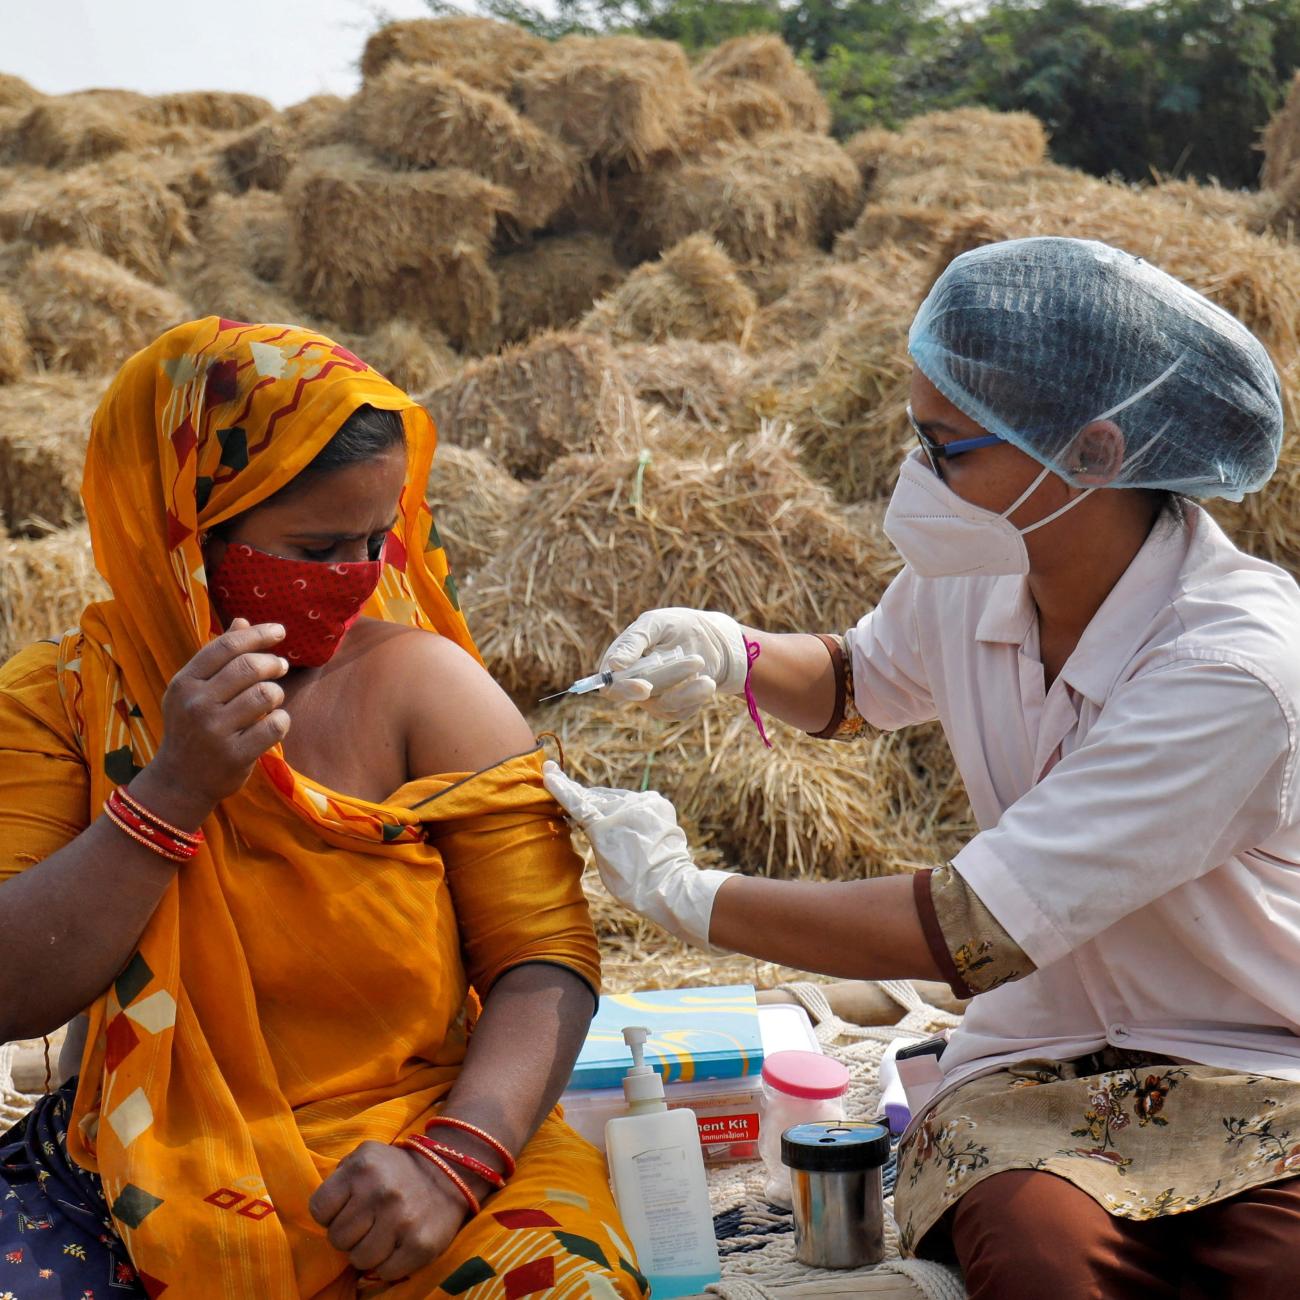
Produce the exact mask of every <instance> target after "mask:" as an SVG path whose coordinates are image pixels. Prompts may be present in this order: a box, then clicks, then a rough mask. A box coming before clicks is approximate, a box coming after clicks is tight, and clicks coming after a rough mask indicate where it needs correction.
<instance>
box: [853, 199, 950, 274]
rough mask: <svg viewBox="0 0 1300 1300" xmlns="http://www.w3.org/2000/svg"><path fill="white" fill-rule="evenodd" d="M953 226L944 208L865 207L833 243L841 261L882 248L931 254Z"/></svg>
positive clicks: (868, 205)
mask: <svg viewBox="0 0 1300 1300" xmlns="http://www.w3.org/2000/svg"><path fill="white" fill-rule="evenodd" d="M951 224H952V213H951V212H950V211H949V210H948V209H947V208H943V207H932V206H929V205H925V204H920V203H868V204H867V206H866V207H865V208H863V209H862V211H861V212H860V213H859V214H858V219H857V220H856V221H855V222H854V223H853V225H852V226H850V227H849V229H848V230H842V231H841V232H840V233H839V235H838V236H837V237H836V240H835V256H836V257H838V258H841V259H842V260H844V261H853V260H855V259H857V258H860V257H870V256H872V255H873V254H874V253H875V252H876V250H877V249H878V248H879V247H880V246H881V245H882V244H891V243H892V244H906V245H908V246H910V247H916V246H919V247H920V249H925V250H930V249H933V248H934V247H935V246H936V245H937V244H939V243H941V242H942V241H943V239H944V238H945V237H946V236H947V234H948V229H949V227H950V225H951Z"/></svg>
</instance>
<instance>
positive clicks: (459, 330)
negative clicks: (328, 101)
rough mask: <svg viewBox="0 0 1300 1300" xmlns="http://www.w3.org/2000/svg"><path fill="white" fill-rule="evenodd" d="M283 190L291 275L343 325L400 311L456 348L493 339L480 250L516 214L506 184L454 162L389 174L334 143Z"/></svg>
mask: <svg viewBox="0 0 1300 1300" xmlns="http://www.w3.org/2000/svg"><path fill="white" fill-rule="evenodd" d="M285 196H286V199H287V200H288V204H289V211H290V215H291V218H292V221H293V226H294V236H295V244H296V257H295V262H294V265H293V267H292V268H291V272H290V280H291V284H292V286H293V291H294V293H295V295H296V296H297V297H299V298H301V300H302V301H303V302H304V303H305V304H307V305H308V306H309V307H311V308H312V309H313V310H315V311H317V312H319V313H321V314H322V315H324V316H326V317H328V318H330V319H331V320H336V321H338V322H340V323H341V324H342V325H344V326H345V327H347V328H349V329H355V330H363V331H364V330H368V329H372V328H374V327H376V326H378V325H381V324H383V323H384V322H386V321H388V320H390V319H392V318H393V317H400V318H403V319H407V320H412V321H415V322H416V323H417V324H421V325H426V326H432V327H433V328H435V329H439V330H441V331H442V332H443V333H444V334H445V335H446V336H447V338H448V339H449V340H450V341H451V343H452V345H453V346H455V347H457V348H461V349H465V348H468V349H471V350H481V349H484V348H487V347H490V346H491V344H492V341H493V339H494V338H495V333H496V329H497V323H498V319H499V312H500V304H499V299H498V290H497V282H496V277H495V276H494V275H493V274H492V270H491V268H490V267H489V265H488V261H487V250H488V248H489V246H490V244H491V242H492V238H493V235H494V234H495V232H496V229H497V223H498V220H499V219H501V218H503V217H508V216H510V214H511V213H512V212H513V205H514V200H513V197H512V196H511V195H510V194H509V193H508V191H506V190H504V189H503V188H502V187H501V186H499V185H494V184H492V182H491V181H487V180H484V179H483V178H482V177H481V176H475V175H473V174H472V173H470V172H466V171H463V170H461V169H459V168H446V169H442V170H439V171H433V172H389V171H386V170H384V169H382V168H380V167H377V166H375V165H374V164H372V163H370V162H368V161H367V160H365V159H364V158H361V157H360V156H359V155H357V154H355V153H354V152H351V151H349V150H346V149H342V148H332V149H323V150H318V151H316V152H315V153H314V154H312V155H311V156H310V157H309V158H304V160H303V161H302V163H300V164H299V166H298V167H297V168H295V171H294V174H293V176H292V177H291V178H290V182H289V185H288V187H287V189H286V191H285ZM434 232H447V233H446V236H445V239H446V242H438V240H437V238H436V237H435V233H434Z"/></svg>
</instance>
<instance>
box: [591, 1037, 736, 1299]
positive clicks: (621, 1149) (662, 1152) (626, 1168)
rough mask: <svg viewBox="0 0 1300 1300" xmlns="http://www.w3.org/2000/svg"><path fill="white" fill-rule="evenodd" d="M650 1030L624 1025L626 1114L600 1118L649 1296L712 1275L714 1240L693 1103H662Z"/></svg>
mask: <svg viewBox="0 0 1300 1300" xmlns="http://www.w3.org/2000/svg"><path fill="white" fill-rule="evenodd" d="M647 1037H649V1030H646V1029H641V1028H628V1029H624V1030H623V1041H624V1042H625V1043H626V1044H627V1045H628V1046H629V1047H630V1048H631V1049H632V1068H631V1069H630V1070H629V1071H628V1072H627V1076H626V1077H625V1078H624V1080H623V1095H624V1096H625V1097H626V1098H627V1109H628V1113H627V1114H626V1115H620V1116H618V1117H616V1118H614V1119H612V1120H610V1121H609V1123H608V1124H606V1125H605V1154H606V1156H607V1157H608V1159H609V1170H610V1181H611V1183H612V1184H613V1187H614V1199H615V1200H616V1201H617V1202H618V1209H619V1213H620V1214H621V1215H622V1216H623V1223H624V1224H625V1226H626V1227H627V1230H628V1235H629V1236H630V1237H631V1238H632V1245H633V1246H635V1247H636V1254H637V1262H638V1265H639V1267H640V1269H641V1272H642V1273H644V1274H645V1275H646V1277H647V1278H648V1279H649V1281H650V1293H651V1295H653V1296H654V1298H655V1300H670V1298H671V1297H672V1296H686V1295H695V1294H696V1293H697V1292H700V1291H703V1290H704V1288H705V1287H706V1286H708V1285H709V1283H710V1282H716V1281H718V1279H719V1277H720V1272H719V1269H718V1243H717V1240H716V1238H715V1237H714V1235H713V1213H712V1211H711V1209H710V1208H709V1188H708V1183H707V1182H706V1180H705V1177H704V1155H703V1152H702V1151H701V1150H700V1134H699V1129H698V1128H697V1127H696V1122H695V1112H694V1111H692V1110H687V1109H685V1108H683V1109H674V1110H669V1109H668V1105H667V1103H666V1102H665V1101H664V1084H663V1080H662V1079H661V1078H660V1077H659V1075H658V1074H657V1073H656V1072H655V1070H654V1067H653V1066H649V1065H647V1064H646V1063H645V1040H646V1038H647Z"/></svg>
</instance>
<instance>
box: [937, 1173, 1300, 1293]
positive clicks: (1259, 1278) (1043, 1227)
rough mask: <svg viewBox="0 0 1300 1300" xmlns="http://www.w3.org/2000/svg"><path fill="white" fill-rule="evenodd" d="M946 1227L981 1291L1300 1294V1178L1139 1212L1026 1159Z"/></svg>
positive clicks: (988, 1184) (971, 1285)
mask: <svg viewBox="0 0 1300 1300" xmlns="http://www.w3.org/2000/svg"><path fill="white" fill-rule="evenodd" d="M944 1226H945V1227H946V1228H947V1229H948V1233H949V1234H950V1236H951V1241H952V1247H953V1251H954V1252H955V1254H956V1256H957V1260H958V1262H959V1263H960V1264H961V1266H962V1269H963V1271H964V1272H965V1275H966V1289H967V1293H968V1295H969V1297H970V1300H1130V1297H1131V1298H1132V1300H1295V1297H1297V1296H1300V1178H1291V1179H1288V1180H1287V1181H1286V1182H1281V1183H1271V1184H1269V1185H1267V1186H1264V1187H1256V1188H1254V1189H1252V1190H1251V1191H1248V1192H1242V1193H1240V1194H1239V1195H1237V1196H1233V1197H1231V1198H1229V1199H1228V1200H1225V1201H1218V1202H1216V1203H1215V1204H1213V1205H1206V1206H1202V1207H1201V1208H1199V1209H1195V1210H1188V1211H1186V1212H1185V1213H1183V1214H1173V1215H1167V1216H1164V1217H1161V1218H1158V1219H1148V1220H1146V1221H1144V1222H1137V1221H1134V1220H1132V1219H1119V1218H1115V1217H1114V1216H1113V1215H1111V1214H1108V1213H1107V1212H1106V1211H1105V1210H1104V1209H1102V1207H1101V1206H1100V1205H1098V1204H1097V1202H1096V1201H1094V1200H1093V1199H1092V1197H1090V1196H1089V1195H1087V1193H1085V1192H1081V1191H1080V1190H1079V1189H1078V1188H1077V1187H1075V1186H1074V1185H1073V1184H1072V1183H1068V1182H1066V1181H1065V1179H1064V1178H1058V1177H1056V1175H1055V1174H1047V1173H1039V1172H1037V1171H1034V1170H1027V1169H1014V1170H1009V1171H1007V1172H1006V1173H1001V1174H994V1175H992V1176H991V1177H989V1178H986V1179H985V1180H984V1181H983V1182H981V1183H978V1184H977V1185H976V1186H975V1187H973V1188H972V1189H971V1190H970V1191H969V1192H967V1193H966V1195H965V1196H963V1197H962V1198H961V1200H960V1201H958V1203H957V1204H956V1205H955V1206H954V1207H953V1208H952V1210H951V1211H950V1212H949V1214H948V1215H947V1217H946V1219H945V1221H944ZM932 1235H935V1236H938V1237H940V1238H941V1237H942V1236H943V1235H944V1233H943V1231H942V1228H941V1229H940V1231H939V1232H937V1233H935V1234H932ZM936 1244H937V1243H936ZM926 1245H927V1246H929V1245H931V1243H930V1242H927V1243H926Z"/></svg>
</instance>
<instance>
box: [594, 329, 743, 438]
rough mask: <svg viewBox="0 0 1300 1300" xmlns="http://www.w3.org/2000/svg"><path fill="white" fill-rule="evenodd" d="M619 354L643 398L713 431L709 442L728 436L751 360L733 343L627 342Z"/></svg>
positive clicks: (694, 424) (672, 415)
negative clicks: (648, 344) (635, 343)
mask: <svg viewBox="0 0 1300 1300" xmlns="http://www.w3.org/2000/svg"><path fill="white" fill-rule="evenodd" d="M618 360H619V365H620V366H621V367H622V369H623V373H624V375H626V376H627V380H628V383H630V384H631V385H632V390H633V391H634V392H635V393H636V395H637V397H638V398H640V399H641V401H643V402H648V403H651V404H652V406H654V407H658V408H661V409H662V410H663V411H664V412H665V413H666V414H667V415H668V416H670V417H673V418H675V419H679V420H682V421H684V422H686V424H688V425H690V426H692V427H693V428H695V429H698V430H700V431H701V432H702V433H705V434H709V435H712V436H711V437H710V438H709V439H708V440H707V441H708V442H711V443H714V444H716V443H717V442H718V441H719V439H729V438H730V433H731V428H732V425H733V423H734V422H735V421H736V419H737V417H738V414H739V412H740V411H741V409H742V398H743V395H744V392H745V388H746V386H747V384H748V382H749V376H750V367H751V365H752V364H753V363H752V361H751V358H749V357H747V356H746V355H745V353H744V352H743V351H741V349H740V348H739V347H737V346H736V345H735V344H734V343H696V342H693V341H690V340H677V341H674V342H670V343H659V344H653V345H651V346H649V347H646V346H642V345H635V346H628V347H623V348H620V349H619V354H618ZM705 445H707V444H705ZM703 449H704V448H703V445H702V446H701V448H700V450H701V451H702V450H703Z"/></svg>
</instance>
